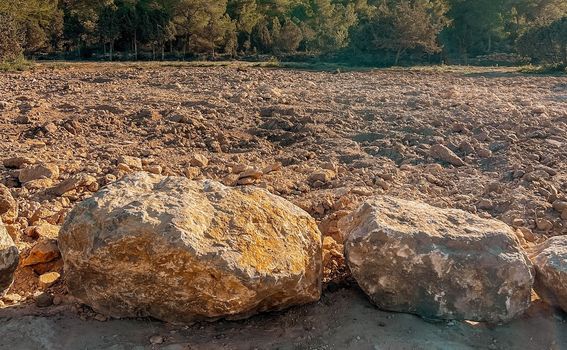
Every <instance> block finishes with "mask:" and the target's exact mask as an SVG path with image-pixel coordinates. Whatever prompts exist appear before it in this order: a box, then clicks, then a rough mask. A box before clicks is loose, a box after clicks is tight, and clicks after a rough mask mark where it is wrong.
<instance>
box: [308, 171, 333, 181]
mask: <svg viewBox="0 0 567 350" xmlns="http://www.w3.org/2000/svg"><path fill="white" fill-rule="evenodd" d="M335 176H337V174H336V173H335V172H334V171H332V170H328V169H324V170H322V171H317V172H315V173H313V174H311V176H309V182H312V183H313V182H317V181H320V182H322V183H327V182H329V181H331V180H332V179H334V178H335Z"/></svg>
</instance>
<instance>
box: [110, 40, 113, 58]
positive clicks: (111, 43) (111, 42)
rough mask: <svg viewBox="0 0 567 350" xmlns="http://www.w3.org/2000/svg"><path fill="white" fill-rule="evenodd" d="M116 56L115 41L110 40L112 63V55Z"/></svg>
mask: <svg viewBox="0 0 567 350" xmlns="http://www.w3.org/2000/svg"><path fill="white" fill-rule="evenodd" d="M113 54H114V39H111V40H110V61H111V62H112V55H113Z"/></svg>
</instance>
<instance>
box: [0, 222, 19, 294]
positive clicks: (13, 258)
mask: <svg viewBox="0 0 567 350" xmlns="http://www.w3.org/2000/svg"><path fill="white" fill-rule="evenodd" d="M19 259H20V258H19V252H18V248H17V247H16V245H15V244H14V241H13V240H12V237H10V235H8V232H7V231H6V228H5V227H4V224H3V223H2V220H0V297H1V296H2V295H4V293H5V292H6V290H7V289H8V288H10V286H11V285H12V282H13V281H14V272H15V271H16V267H18V262H19Z"/></svg>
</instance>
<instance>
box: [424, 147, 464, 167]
mask: <svg viewBox="0 0 567 350" xmlns="http://www.w3.org/2000/svg"><path fill="white" fill-rule="evenodd" d="M429 154H430V155H431V156H432V157H433V158H435V159H438V160H442V161H444V162H447V163H449V164H452V165H454V166H463V165H465V164H466V163H465V162H464V161H463V160H462V159H461V158H459V156H457V155H456V154H455V153H454V152H453V151H451V150H450V149H449V148H447V147H445V146H443V145H441V144H436V145H433V146H431V148H430V149H429Z"/></svg>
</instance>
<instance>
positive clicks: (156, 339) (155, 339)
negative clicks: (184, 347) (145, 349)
mask: <svg viewBox="0 0 567 350" xmlns="http://www.w3.org/2000/svg"><path fill="white" fill-rule="evenodd" d="M163 341H164V339H163V337H162V336H161V335H152V336H151V337H150V344H153V345H156V344H162V343H163Z"/></svg>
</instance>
